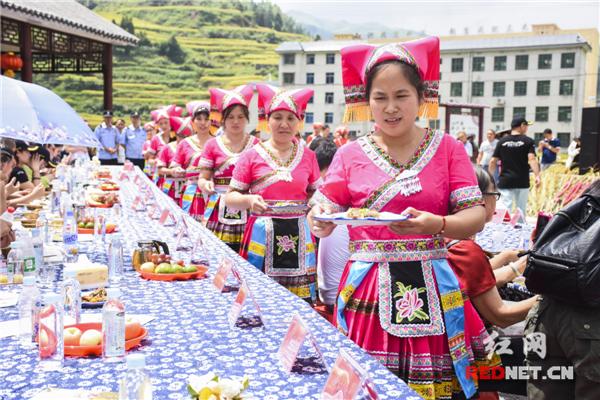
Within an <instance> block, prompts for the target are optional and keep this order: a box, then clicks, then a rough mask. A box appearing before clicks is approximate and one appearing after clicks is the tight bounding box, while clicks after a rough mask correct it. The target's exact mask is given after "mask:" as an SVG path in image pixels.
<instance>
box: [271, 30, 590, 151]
mask: <svg viewBox="0 0 600 400" xmlns="http://www.w3.org/2000/svg"><path fill="white" fill-rule="evenodd" d="M583 31H584V32H585V37H584V35H581V34H579V33H577V32H574V31H561V30H559V29H558V28H557V27H556V26H555V25H540V26H534V31H533V32H527V33H519V34H498V35H472V36H463V37H455V36H450V37H442V38H440V39H441V44H440V46H441V48H440V51H441V65H440V72H441V82H440V97H441V101H442V103H460V104H464V103H470V104H481V105H486V106H488V107H489V108H486V109H484V124H483V127H484V130H485V129H488V128H492V129H495V130H503V129H507V128H509V127H510V121H511V120H512V118H513V117H514V116H516V115H524V116H525V117H526V118H527V119H528V120H530V121H534V122H535V124H534V125H533V126H532V127H531V128H530V133H531V135H532V136H533V135H534V134H535V136H538V137H541V132H542V131H543V130H544V129H545V128H551V129H552V130H553V131H554V132H555V134H557V135H558V137H559V138H560V139H561V143H562V145H563V146H568V144H569V142H570V138H571V137H574V135H579V130H580V127H581V109H582V108H583V107H591V106H595V105H596V101H597V100H596V91H597V77H598V31H597V30H583ZM396 40H399V41H401V40H400V39H396ZM388 41H389V40H388ZM378 42H379V43H380V42H381V41H378ZM356 43H361V41H359V40H352V41H339V40H331V41H317V42H302V43H301V42H286V43H282V44H281V45H280V46H279V47H278V48H277V52H278V53H279V54H280V55H281V60H280V64H279V81H280V84H281V85H282V86H311V87H312V88H314V90H315V96H314V101H313V103H312V104H310V105H309V106H308V108H307V120H306V128H305V130H306V131H308V130H310V124H311V123H312V122H313V121H322V122H326V123H329V124H330V125H334V126H335V125H337V124H341V123H342V118H343V111H344V98H343V87H342V77H341V60H340V49H341V48H343V47H345V46H348V45H351V44H356ZM464 112H466V110H464V109H463V113H464ZM439 114H440V115H439V119H438V120H436V121H433V120H432V121H429V125H430V126H432V127H440V128H443V129H446V127H445V124H444V121H445V108H443V107H440V113H439ZM451 118H453V117H451ZM463 120H464V117H463ZM440 121H441V122H440ZM456 121H458V118H457V119H456ZM450 125H451V126H454V125H453V122H452V121H451V124H450ZM350 129H351V130H354V131H355V132H356V133H357V134H364V133H366V132H368V130H369V129H370V124H352V125H350ZM453 133H454V132H453Z"/></svg>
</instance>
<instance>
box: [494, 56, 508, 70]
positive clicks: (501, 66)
mask: <svg viewBox="0 0 600 400" xmlns="http://www.w3.org/2000/svg"><path fill="white" fill-rule="evenodd" d="M494 71H506V56H496V57H494Z"/></svg>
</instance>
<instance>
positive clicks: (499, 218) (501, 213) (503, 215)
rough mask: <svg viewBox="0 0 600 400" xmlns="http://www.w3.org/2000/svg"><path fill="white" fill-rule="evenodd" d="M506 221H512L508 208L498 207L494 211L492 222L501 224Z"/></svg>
mask: <svg viewBox="0 0 600 400" xmlns="http://www.w3.org/2000/svg"><path fill="white" fill-rule="evenodd" d="M504 221H510V213H509V212H508V210H505V209H502V208H497V209H496V211H494V215H493V216H492V221H491V222H492V223H493V224H501V223H503V222H504Z"/></svg>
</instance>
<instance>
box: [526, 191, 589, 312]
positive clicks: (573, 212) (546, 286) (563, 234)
mask: <svg viewBox="0 0 600 400" xmlns="http://www.w3.org/2000/svg"><path fill="white" fill-rule="evenodd" d="M523 275H524V276H525V285H526V286H527V288H528V289H529V290H530V291H531V292H533V293H538V294H542V295H544V296H548V297H551V298H553V299H555V300H558V301H561V302H564V303H569V304H573V305H577V306H583V307H600V197H599V196H592V195H589V194H586V195H583V196H581V197H580V198H578V199H576V200H575V201H573V202H572V203H570V204H569V205H568V206H566V207H565V208H563V209H562V210H561V211H559V212H558V213H557V214H556V215H555V216H554V217H553V218H552V219H551V220H550V222H549V223H548V225H546V227H545V228H544V230H543V232H542V233H541V235H539V237H538V240H537V241H536V242H535V244H534V246H533V249H532V250H531V252H530V253H529V259H528V261H527V268H526V269H525V272H524V273H523Z"/></svg>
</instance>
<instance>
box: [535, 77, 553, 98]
mask: <svg viewBox="0 0 600 400" xmlns="http://www.w3.org/2000/svg"><path fill="white" fill-rule="evenodd" d="M536 94H537V95H538V96H549V95H550V81H537V91H536Z"/></svg>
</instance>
